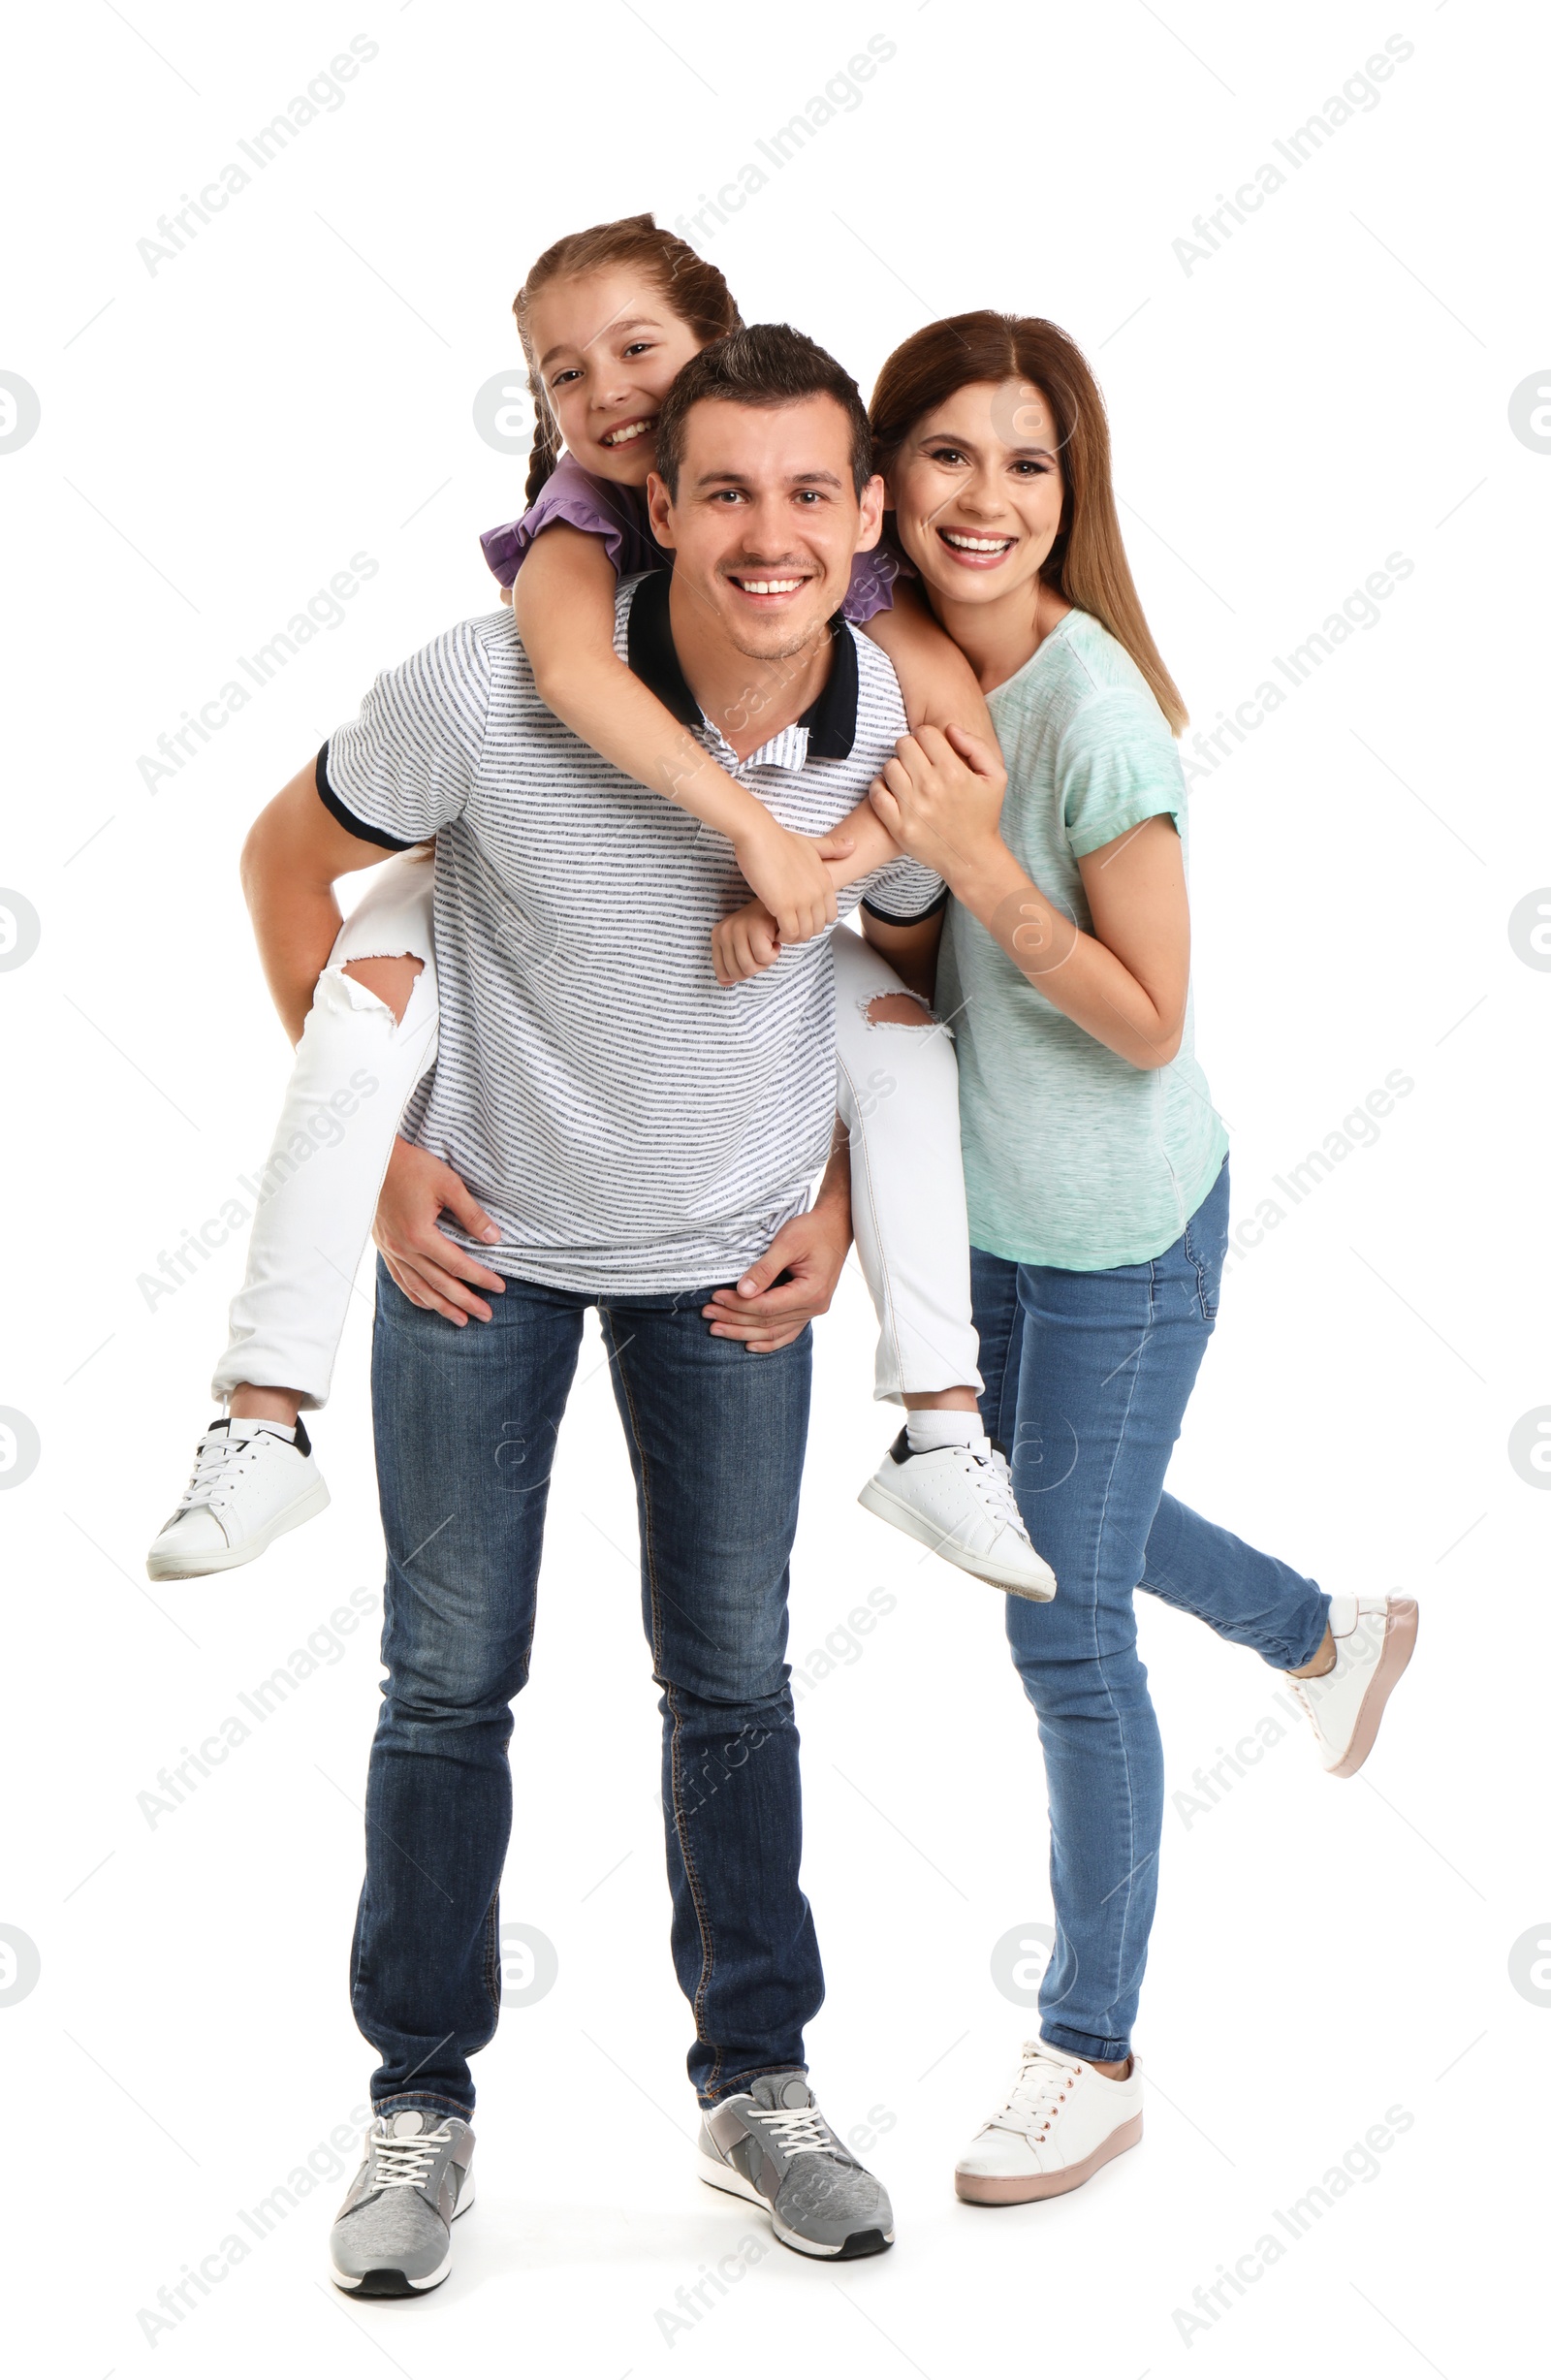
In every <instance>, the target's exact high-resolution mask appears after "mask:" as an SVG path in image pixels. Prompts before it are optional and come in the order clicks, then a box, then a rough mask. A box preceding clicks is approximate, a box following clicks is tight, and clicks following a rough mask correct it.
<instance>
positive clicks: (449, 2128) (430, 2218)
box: [329, 2108, 474, 2298]
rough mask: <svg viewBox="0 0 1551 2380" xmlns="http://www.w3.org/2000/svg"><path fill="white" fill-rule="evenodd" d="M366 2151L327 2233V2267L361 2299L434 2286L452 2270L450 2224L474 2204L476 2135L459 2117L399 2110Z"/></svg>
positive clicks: (374, 2132) (380, 2123)
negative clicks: (473, 2163)
mask: <svg viewBox="0 0 1551 2380" xmlns="http://www.w3.org/2000/svg"><path fill="white" fill-rule="evenodd" d="M365 2151H366V2157H365V2163H364V2165H363V2167H362V2169H361V2171H360V2173H359V2174H357V2175H356V2178H355V2180H354V2181H353V2182H352V2183H351V2185H350V2190H349V2195H348V2196H347V2197H346V2199H345V2203H344V2205H342V2206H341V2207H340V2209H339V2212H338V2215H337V2216H336V2218H335V2221H334V2227H333V2230H332V2232H331V2234H330V2235H329V2266H330V2269H331V2271H332V2274H333V2277H334V2279H335V2281H337V2283H338V2285H339V2287H340V2288H341V2289H350V2290H354V2291H355V2293H356V2294H357V2296H358V2297H363V2298H409V2297H413V2296H415V2295H417V2294H418V2292H419V2291H421V2290H423V2289H434V2288H435V2287H436V2284H437V2282H438V2281H445V2280H446V2278H447V2275H448V2273H449V2272H450V2271H451V2270H452V2269H453V2239H452V2229H451V2227H452V2224H453V2223H454V2221H455V2220H456V2218H457V2217H458V2216H459V2215H460V2214H461V2213H462V2212H463V2210H464V2208H465V2207H468V2206H472V2205H473V2204H474V2174H473V2166H472V2159H473V2155H474V2135H473V2134H472V2132H471V2131H470V2130H469V2128H468V2126H467V2125H466V2124H465V2123H464V2122H463V2119H462V2117H461V2116H459V2115H441V2116H438V2110H435V2109H433V2108H396V2109H395V2110H394V2112H393V2113H392V2114H391V2115H379V2116H378V2118H377V2120H376V2122H375V2123H374V2124H373V2125H372V2127H371V2130H370V2131H369V2132H368V2133H367V2135H366V2140H365Z"/></svg>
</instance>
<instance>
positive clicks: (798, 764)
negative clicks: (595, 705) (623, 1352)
mask: <svg viewBox="0 0 1551 2380" xmlns="http://www.w3.org/2000/svg"><path fill="white" fill-rule="evenodd" d="M668 587H669V577H668V574H667V573H666V572H660V571H659V572H654V573H650V574H648V575H646V576H643V577H640V578H636V579H632V580H626V581H624V582H623V583H622V584H621V585H620V587H619V589H618V594H617V603H616V612H615V650H616V651H617V653H618V654H619V655H620V657H621V658H622V659H624V660H626V661H627V662H628V663H629V666H630V668H631V669H632V670H633V671H634V672H635V674H636V675H637V676H638V677H639V678H641V679H642V680H643V682H645V683H646V684H648V685H649V686H650V687H651V689H652V691H653V693H655V694H656V695H657V696H658V698H659V699H660V700H661V701H662V702H663V703H664V704H666V706H667V708H668V709H669V710H670V711H671V712H672V713H673V714H674V716H675V717H676V718H678V719H679V720H680V721H681V722H682V724H683V725H685V726H686V727H688V728H689V729H690V730H691V731H692V732H693V733H694V734H695V735H697V736H698V738H699V740H700V742H701V743H702V744H703V745H704V746H705V747H706V749H707V750H708V751H709V752H710V753H711V754H712V757H713V758H714V759H715V760H716V761H717V762H718V763H719V764H720V766H721V767H722V768H724V769H725V770H727V771H728V773H729V774H730V775H732V776H734V777H738V778H739V779H740V781H741V782H742V783H744V785H746V786H747V787H748V789H749V791H750V792H752V793H753V794H755V795H756V796H757V797H758V799H759V800H760V801H762V802H763V803H764V804H765V806H766V808H767V809H769V810H770V811H771V812H772V813H773V815H774V816H775V817H776V818H778V819H779V821H780V823H781V824H782V826H785V827H789V828H792V829H794V830H795V831H797V832H798V833H801V834H805V835H821V834H824V833H827V832H828V831H829V830H830V829H831V828H833V827H834V826H835V825H836V824H837V823H838V822H839V820H840V819H841V818H842V817H844V816H845V814H846V812H847V811H848V810H850V809H854V807H855V806H856V804H857V803H858V802H859V801H860V800H861V799H862V797H863V796H864V794H865V793H866V791H867V788H868V786H869V785H870V782H871V780H872V778H873V777H875V776H876V775H877V774H878V771H879V770H880V768H881V767H882V765H883V763H884V762H885V761H886V760H887V759H888V758H889V757H890V755H891V754H892V752H893V749H894V745H895V742H896V739H897V738H898V737H900V736H902V735H903V734H904V732H905V715H904V709H903V705H902V702H901V700H900V689H899V684H898V682H897V681H896V679H895V675H894V671H893V669H892V667H891V666H890V664H889V661H888V660H887V658H886V657H885V655H884V654H883V653H882V652H881V651H879V650H878V649H877V647H876V646H875V645H873V644H872V643H871V642H870V639H868V638H867V637H864V636H860V635H858V634H857V632H856V631H855V630H854V629H853V628H851V627H849V626H848V625H847V624H846V623H845V622H844V621H843V620H841V619H836V620H834V621H832V622H831V630H830V633H831V636H832V638H833V658H832V662H831V667H830V672H829V676H828V678H827V680H826V682H825V684H824V687H823V689H822V691H821V692H820V693H819V695H818V697H817V699H816V700H815V701H814V702H813V703H812V705H811V706H810V707H809V709H808V710H807V711H806V712H805V713H804V714H803V716H802V717H801V718H800V719H799V720H797V721H796V722H795V723H794V724H792V725H791V726H789V727H785V728H783V729H782V730H781V731H780V733H779V734H778V735H776V736H773V737H772V738H771V740H770V741H769V743H767V744H765V745H763V746H761V747H760V748H759V750H757V751H755V752H753V753H752V754H751V755H750V756H749V758H748V759H747V760H744V761H739V760H738V759H737V758H736V757H735V756H734V753H733V751H732V748H731V746H729V745H728V744H727V743H726V741H725V740H724V738H723V737H722V736H721V735H720V734H719V733H718V731H717V730H716V729H715V728H713V727H712V726H711V725H710V724H709V722H708V721H707V720H706V719H705V717H704V716H703V714H702V713H701V711H700V708H699V706H698V704H697V703H696V702H695V700H694V697H693V696H692V695H691V693H690V691H689V688H688V685H687V684H686V682H685V681H684V678H683V674H682V672H681V668H680V666H679V661H678V656H677V654H676V652H675V651H674V646H673V639H672V634H671V631H670V626H669V611H668ZM318 789H319V792H320V794H321V795H322V798H323V800H324V802H325V803H326V804H327V806H328V808H329V809H331V810H332V813H333V815H334V816H335V817H336V818H337V819H338V821H339V823H340V824H341V825H342V826H344V827H345V828H347V829H348V831H349V832H350V833H351V834H353V835H357V836H360V837H362V838H364V840H365V841H368V842H375V843H379V844H381V845H382V846H383V847H384V848H385V849H387V850H394V851H396V850H402V849H405V848H407V847H408V846H409V845H410V844H412V843H416V842H420V841H424V840H425V839H426V838H427V836H430V835H434V836H435V838H436V890H435V930H436V968H437V979H438V988H439V995H440V1002H441V1034H440V1049H439V1055H438V1057H437V1061H436V1066H435V1070H434V1072H433V1073H432V1074H431V1075H429V1076H427V1080H426V1081H425V1082H424V1083H423V1084H422V1085H421V1087H420V1089H419V1091H418V1092H417V1093H416V1094H415V1095H414V1097H413V1098H412V1099H411V1101H410V1104H409V1106H408V1108H407V1109H406V1110H405V1115H404V1121H403V1124H402V1127H401V1129H402V1130H403V1132H404V1135H405V1137H406V1138H408V1139H410V1140H414V1141H417V1142H418V1143H419V1144H420V1146H421V1147H422V1148H425V1149H429V1150H431V1151H432V1152H433V1153H434V1154H435V1155H436V1156H437V1157H439V1158H444V1159H445V1161H446V1162H447V1163H448V1164H449V1165H451V1166H453V1167H454V1169H455V1170H456V1171H457V1172H458V1173H459V1174H460V1175H461V1177H462V1179H463V1180H464V1181H465V1182H466V1183H467V1184H468V1187H469V1189H470V1190H472V1191H473V1193H474V1195H475V1197H476V1198H478V1199H479V1201H480V1203H481V1205H482V1206H483V1207H485V1208H486V1210H487V1211H488V1212H489V1214H490V1215H491V1219H492V1220H493V1222H495V1223H496V1225H497V1226H498V1228H499V1230H500V1235H501V1237H500V1244H499V1246H495V1247H485V1246H480V1247H479V1248H478V1249H477V1250H476V1251H475V1253H477V1254H478V1255H479V1256H480V1257H481V1258H482V1259H483V1260H484V1261H485V1262H486V1263H488V1264H490V1265H491V1266H492V1267H493V1268H494V1269H495V1270H496V1271H497V1272H501V1273H507V1274H511V1275H514V1276H519V1277H521V1278H522V1279H524V1280H528V1281H535V1282H539V1283H542V1284H544V1285H548V1286H551V1287H554V1288H562V1289H572V1290H580V1291H585V1292H587V1293H590V1294H594V1295H605V1294H608V1293H610V1292H616V1293H620V1294H624V1293H631V1292H634V1293H645V1292H672V1291H679V1290H689V1289H695V1288H701V1287H706V1286H710V1285H714V1284H717V1283H722V1282H728V1281H734V1280H736V1279H737V1277H738V1275H739V1273H740V1272H741V1271H742V1270H743V1268H744V1266H745V1265H747V1264H748V1263H750V1262H752V1260H753V1259H754V1258H755V1257H756V1256H758V1255H761V1254H762V1253H764V1251H765V1250H766V1248H768V1247H769V1245H770V1243H771V1241H772V1240H773V1239H774V1237H775V1236H776V1232H777V1231H778V1230H779V1229H780V1227H781V1225H782V1224H783V1223H785V1222H789V1221H790V1220H791V1218H792V1217H793V1216H794V1215H797V1214H800V1213H801V1212H802V1211H803V1209H804V1207H805V1206H806V1204H807V1193H808V1188H809V1185H810V1184H811V1182H812V1181H813V1178H814V1176H815V1175H816V1174H817V1173H818V1172H820V1171H821V1169H822V1168H823V1165H824V1163H825V1160H826V1158H827V1156H828V1153H829V1148H830V1141H831V1134H832V1129H833V1125H834V1118H835V995H834V980H833V968H832V963H831V956H830V949H829V937H828V936H819V937H816V938H815V939H814V940H812V941H809V942H804V943H800V944H798V945H796V946H795V947H793V948H789V949H787V950H785V951H783V952H782V954H781V956H780V958H779V959H778V960H777V961H776V965H775V966H774V967H772V968H768V969H767V970H766V971H765V973H764V974H762V975H759V976H757V977H755V978H754V980H753V981H751V982H748V983H743V984H738V985H735V986H733V987H732V988H731V989H729V990H723V989H722V988H721V987H720V986H719V985H718V984H717V982H716V978H715V974H714V971H713V969H712V961H711V934H712V927H713V926H714V925H716V924H717V922H718V921H719V920H720V919H721V918H723V917H725V916H726V915H727V913H728V912H729V910H731V909H734V908H737V907H739V906H741V905H742V904H743V903H744V902H745V901H746V900H747V899H748V887H747V885H746V884H745V883H744V878H743V876H742V875H741V874H740V873H739V870H738V865H737V862H736V860H735V858H734V856H733V850H732V846H731V844H730V843H729V842H727V841H725V839H724V838H723V837H721V836H719V835H717V834H715V833H713V832H712V830H711V829H710V828H708V827H705V826H703V825H702V824H701V823H700V821H699V820H698V819H696V818H692V817H691V816H690V815H689V814H688V812H687V811H685V810H681V809H678V808H676V807H675V805H674V804H672V803H671V802H668V801H666V800H664V799H663V797H662V796H661V795H660V794H655V793H650V792H649V791H648V790H647V789H646V788H645V787H644V786H642V785H639V784H637V783H635V782H634V780H633V779H632V778H630V777H626V776H624V775H623V774H622V773H621V772H620V771H619V770H617V769H616V768H614V767H613V766H612V765H611V764H610V763H609V762H608V761H606V760H605V759H603V758H602V756H601V755H600V754H599V753H597V752H595V751H593V750H592V748H591V747H590V746H588V745H586V744H584V743H583V742H582V740H581V738H580V737H578V736H576V735H574V734H573V733H572V732H571V730H570V729H569V728H568V727H566V726H564V725H563V724H562V723H561V721H560V720H559V719H557V718H556V717H555V716H554V714H553V713H552V712H550V711H549V710H547V709H546V707H545V705H544V704H543V703H542V702H541V701H540V699H539V696H538V694H537V692H536V690H535V688H534V684H533V673H532V670H531V668H530V666H529V663H528V659H527V655H526V653H525V652H524V651H523V648H522V640H521V638H520V637H519V636H518V634H517V630H516V627H515V625H514V623H513V619H512V615H511V613H510V612H509V611H507V610H505V609H504V608H502V609H501V610H500V611H497V612H492V613H490V614H488V615H486V616H485V617H483V618H481V619H467V620H463V621H461V622H460V623H459V625H458V626H457V627H455V628H450V629H449V630H448V631H447V632H446V634H445V635H443V636H439V637H437V638H436V639H435V640H434V642H433V643H431V644H429V645H427V646H426V647H425V649H424V651H420V652H418V653H416V654H414V655H413V656H412V657H411V658H410V659H409V660H407V661H405V662H402V663H401V664H400V665H399V667H398V668H396V669H394V670H390V671H388V672H387V673H386V674H385V675H384V676H383V677H381V678H379V679H378V680H377V682H376V684H375V685H374V686H373V687H372V689H371V691H370V693H369V694H368V695H367V696H366V699H365V701H364V704H363V705H362V708H361V714H360V716H359V718H357V719H355V720H353V721H352V722H351V723H350V724H349V725H348V726H345V727H341V728H340V729H339V730H338V732H337V733H336V734H335V735H333V736H332V737H331V738H330V740H329V742H328V743H327V744H326V745H325V746H324V748H323V751H322V752H321V753H320V755H319V759H318ZM863 896H865V899H866V904H867V906H868V907H869V908H870V909H871V910H873V911H874V912H875V913H876V914H877V915H878V916H880V917H885V918H888V919H890V920H892V921H894V922H895V923H899V924H904V923H911V922H913V921H915V920H917V919H919V918H922V917H925V916H929V915H930V914H931V913H932V912H933V911H934V909H935V908H936V907H937V906H939V905H940V904H941V902H942V900H943V898H944V895H943V888H942V886H941V883H940V881H939V879H938V878H937V877H936V876H934V874H932V873H931V872H930V871H929V870H927V869H925V868H922V867H920V866H919V865H918V864H917V863H916V862H914V861H912V860H907V859H901V860H897V861H895V862H893V863H892V864H891V865H890V866H889V867H887V868H883V869H880V870H878V871H877V872H875V873H873V874H872V875H870V876H869V877H867V878H865V879H864V880H863V881H862V882H861V883H860V884H855V885H851V886H848V887H847V888H846V890H845V891H844V892H842V893H841V895H840V896H839V905H840V909H841V912H842V914H843V913H844V912H845V911H846V910H847V909H849V908H851V907H853V906H854V905H855V903H856V901H857V900H858V898H860V897H863ZM443 1227H444V1229H449V1230H450V1231H451V1233H452V1236H453V1237H455V1238H458V1239H460V1240H461V1241H462V1244H463V1245H464V1246H466V1247H472V1246H473V1243H472V1242H470V1241H469V1240H468V1239H467V1237H466V1235H465V1234H462V1233H461V1232H459V1231H458V1230H457V1229H456V1228H455V1227H454V1226H453V1224H452V1219H451V1218H450V1217H444V1219H443Z"/></svg>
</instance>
